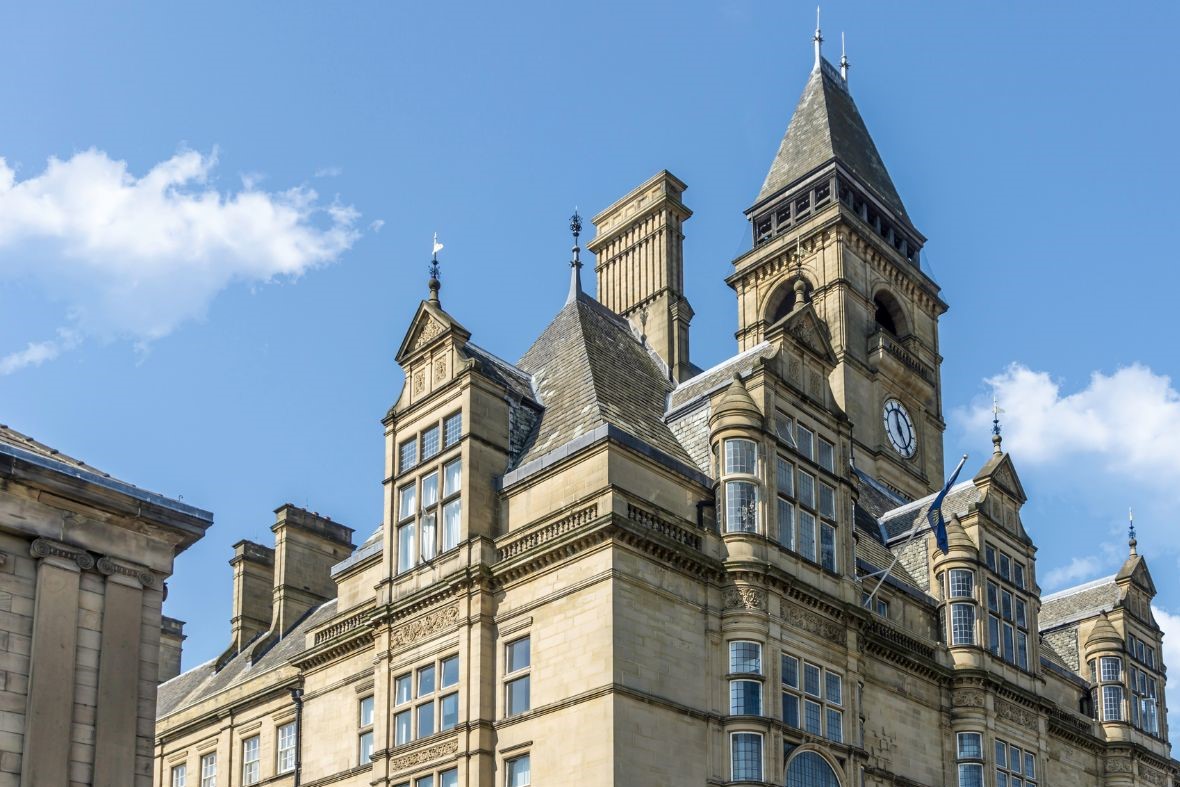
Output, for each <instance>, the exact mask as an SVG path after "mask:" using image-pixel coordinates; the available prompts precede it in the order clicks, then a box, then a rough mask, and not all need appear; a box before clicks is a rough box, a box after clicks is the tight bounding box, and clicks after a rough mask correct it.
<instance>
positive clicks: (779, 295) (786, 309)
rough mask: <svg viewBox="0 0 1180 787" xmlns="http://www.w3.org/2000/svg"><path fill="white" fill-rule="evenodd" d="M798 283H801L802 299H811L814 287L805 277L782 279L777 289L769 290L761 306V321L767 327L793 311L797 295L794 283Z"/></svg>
mask: <svg viewBox="0 0 1180 787" xmlns="http://www.w3.org/2000/svg"><path fill="white" fill-rule="evenodd" d="M799 281H801V282H803V293H804V297H805V298H806V299H808V300H810V299H811V293H812V290H814V287H812V285H811V282H809V281H808V280H807V277H805V276H801V275H796V276H791V277H790V278H788V279H784V280H783V281H781V282H779V284H778V286H777V287H775V288H774V289H773V290H771V292H770V295H769V296H767V298H766V303H765V305H764V306H763V309H762V319H763V320H765V321H766V324H767V325H774V324H775V323H776V322H778V321H779V320H781V319H782V318H783V317H786V316H787V315H788V314H790V313H791V312H792V311H793V310H794V309H795V305H796V304H795V301H796V300H797V299H798V293H797V292H796V291H795V283H796V282H799Z"/></svg>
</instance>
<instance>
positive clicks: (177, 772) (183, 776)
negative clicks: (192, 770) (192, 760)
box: [169, 762, 188, 787]
mask: <svg viewBox="0 0 1180 787" xmlns="http://www.w3.org/2000/svg"><path fill="white" fill-rule="evenodd" d="M187 778H188V766H186V765H185V764H184V763H183V762H182V763H181V764H180V765H173V766H172V781H171V784H170V785H169V787H185V785H184V783H185V781H186V780H187Z"/></svg>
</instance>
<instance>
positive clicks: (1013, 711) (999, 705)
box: [996, 700, 1037, 731]
mask: <svg viewBox="0 0 1180 787" xmlns="http://www.w3.org/2000/svg"><path fill="white" fill-rule="evenodd" d="M996 716H998V717H999V718H1001V719H1004V720H1005V721H1010V722H1012V723H1013V724H1017V725H1020V726H1021V727H1026V728H1028V729H1030V730H1034V731H1035V730H1036V729H1037V715H1036V714H1035V713H1033V712H1032V711H1029V710H1026V709H1024V708H1021V707H1018V706H1016V705H1013V704H1012V703H1010V702H1004V701H1002V700H1000V701H997V702H996Z"/></svg>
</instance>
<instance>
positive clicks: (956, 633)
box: [951, 604, 975, 645]
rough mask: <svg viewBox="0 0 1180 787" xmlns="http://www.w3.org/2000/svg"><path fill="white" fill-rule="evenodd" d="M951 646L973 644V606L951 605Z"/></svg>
mask: <svg viewBox="0 0 1180 787" xmlns="http://www.w3.org/2000/svg"><path fill="white" fill-rule="evenodd" d="M951 644H952V645H974V644H975V605H974V604H951Z"/></svg>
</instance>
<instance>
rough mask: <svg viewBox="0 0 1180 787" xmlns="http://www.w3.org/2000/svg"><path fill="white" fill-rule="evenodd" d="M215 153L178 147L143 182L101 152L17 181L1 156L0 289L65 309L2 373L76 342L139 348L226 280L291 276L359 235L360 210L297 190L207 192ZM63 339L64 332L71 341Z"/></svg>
mask: <svg viewBox="0 0 1180 787" xmlns="http://www.w3.org/2000/svg"><path fill="white" fill-rule="evenodd" d="M216 164H217V157H216V152H214V153H212V154H209V155H203V154H201V153H198V152H195V151H181V152H179V153H177V154H176V155H174V156H172V157H171V158H169V159H167V160H166V161H162V162H160V163H158V164H156V165H155V166H154V167H152V168H151V169H150V170H149V171H148V172H147V173H146V174H145V175H143V176H142V177H136V176H135V175H133V174H131V173H130V172H128V169H127V164H126V162H123V161H116V160H114V159H112V158H110V157H109V156H108V155H107V154H106V153H105V152H103V151H100V150H95V149H91V150H87V151H84V152H81V153H77V154H75V155H74V156H72V157H71V158H69V159H65V160H61V159H57V158H51V159H50V160H49V163H48V164H47V166H46V168H45V171H44V172H42V173H40V174H38V175H36V176H33V177H29V178H26V179H24V180H20V181H18V180H17V179H16V173H15V172H14V170H13V169H12V168H11V167H10V166H9V165H8V163H7V162H6V161H5V160H4V159H3V158H0V282H3V281H4V280H14V279H26V280H30V281H32V282H34V283H35V284H37V285H39V286H40V288H41V290H42V291H43V292H44V293H45V294H46V295H47V296H49V297H50V298H51V299H53V300H55V301H58V302H61V303H62V304H63V305H64V307H65V311H66V314H67V318H66V321H67V323H68V325H67V327H66V328H65V329H64V330H65V332H66V333H65V334H63V335H59V336H58V338H57V339H56V340H49V341H37V340H36V337H25V340H26V341H30V340H31V341H30V343H29V345H28V346H27V347H25V348H24V349H23V350H18V351H15V352H12V353H10V354H9V355H8V356H6V357H3V358H0V373H10V372H13V371H16V370H17V369H19V368H22V367H27V366H30V365H34V364H37V363H43V362H45V361H47V360H50V359H51V358H53V357H55V356H56V355H57V354H60V353H61V352H63V351H65V350H67V349H70V348H71V347H72V346H74V345H76V344H77V342H78V341H79V340H80V339H81V337H82V336H94V337H99V338H102V339H111V338H129V339H132V340H134V341H136V342H139V343H140V344H141V345H142V344H143V343H146V342H151V341H152V340H154V339H158V338H160V337H163V336H166V335H167V334H168V333H170V332H171V331H173V330H174V329H175V328H176V327H177V326H178V325H180V324H181V323H183V322H185V321H186V320H189V319H193V318H195V317H199V316H201V315H202V314H204V312H205V310H206V308H207V307H208V305H209V303H210V302H211V301H212V300H213V298H214V297H215V296H216V295H217V293H218V292H220V291H221V290H222V289H224V288H225V287H227V286H229V285H230V284H231V283H233V282H235V281H246V282H267V281H271V280H273V279H275V278H295V277H298V276H300V275H301V274H303V273H305V272H306V271H308V270H310V269H311V268H314V267H316V266H317V265H322V264H326V263H329V262H331V261H333V260H335V259H337V258H338V257H339V256H340V254H342V253H343V252H344V251H345V250H347V249H348V248H349V247H350V246H351V245H352V244H353V243H354V242H355V241H356V239H357V238H358V237H359V233H358V231H357V230H356V227H355V225H356V221H357V219H358V218H359V214H358V213H357V212H356V211H355V210H354V209H353V208H351V207H349V206H345V205H341V204H339V203H329V204H320V203H319V197H318V195H317V194H316V192H315V191H314V190H312V189H310V188H307V187H305V186H298V187H295V188H291V189H287V190H285V191H270V192H268V191H263V190H260V189H259V188H258V182H259V178H258V177H257V176H250V177H246V178H244V179H243V185H242V188H241V189H240V190H238V191H226V192H221V191H219V190H218V189H217V188H215V187H214V186H212V185H210V183H209V181H210V176H211V174H212V172H213V170H214V168H215V166H216ZM63 336H69V337H71V338H70V339H69V340H66V339H64V338H63Z"/></svg>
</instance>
